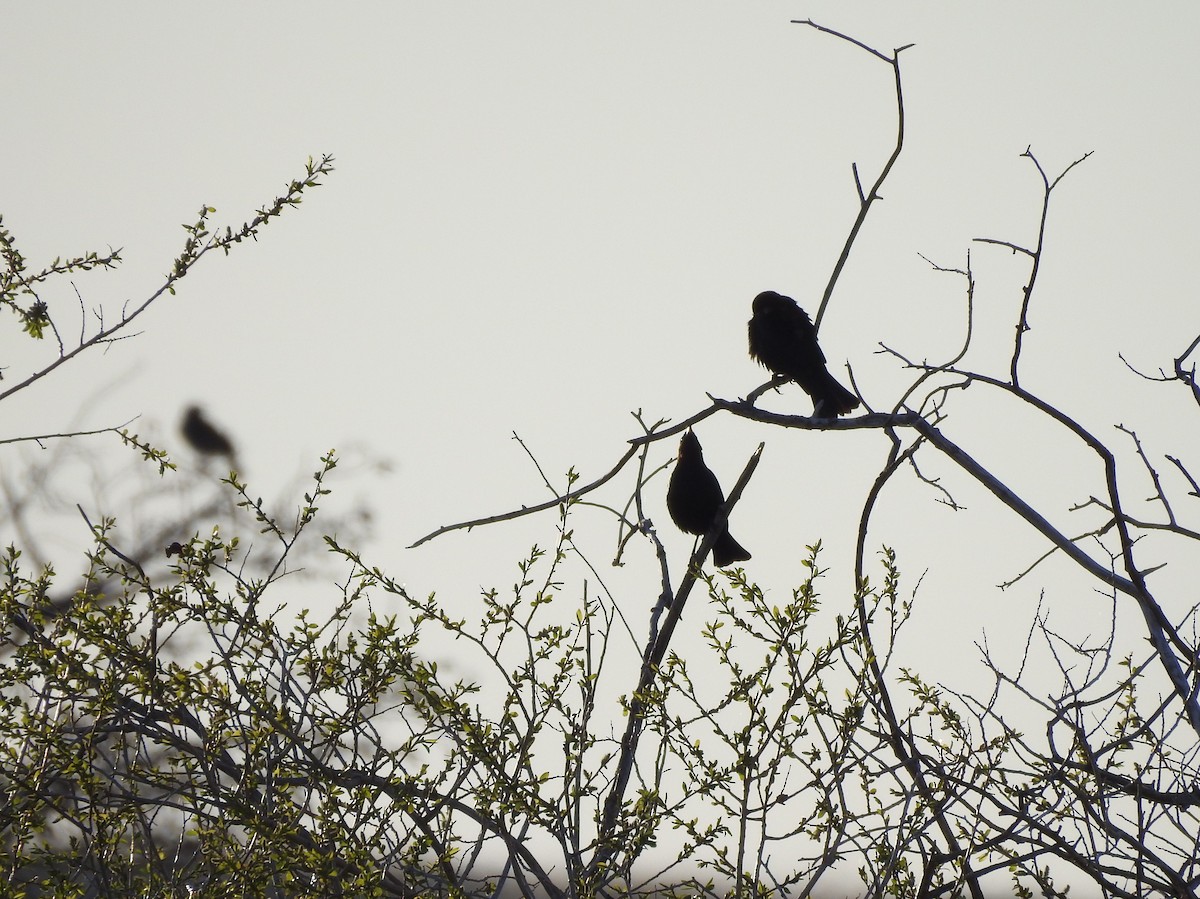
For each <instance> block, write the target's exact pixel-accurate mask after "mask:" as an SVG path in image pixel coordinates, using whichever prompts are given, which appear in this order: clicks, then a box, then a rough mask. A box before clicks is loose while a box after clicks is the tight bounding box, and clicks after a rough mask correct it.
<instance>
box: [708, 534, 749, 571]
mask: <svg viewBox="0 0 1200 899" xmlns="http://www.w3.org/2000/svg"><path fill="white" fill-rule="evenodd" d="M749 558H750V553H749V552H748V551H747V550H746V548H745V547H744V546H742V545H741V544H740V543H738V542H737V541H736V540H734V539H733V535H732V534H730V533H729V531H726V532H725V533H724V534H722V535H721V536H720V537H718V538H717V542H716V543H714V544H713V562H714V563H715V564H716V566H717V567H718V568H727V567H729V566H730V565H732V564H733V563H734V562H745V561H746V560H747V559H749Z"/></svg>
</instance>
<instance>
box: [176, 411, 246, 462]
mask: <svg viewBox="0 0 1200 899" xmlns="http://www.w3.org/2000/svg"><path fill="white" fill-rule="evenodd" d="M180 430H182V431H183V436H184V439H185V440H187V442H188V443H189V444H190V445H191V447H192V449H194V450H195V451H196V452H198V453H200V454H201V455H203V456H228V457H229V459H230V460H232V459H233V444H232V443H230V442H229V438H228V437H226V436H225V435H224V434H222V433H221V432H220V431H218V430H217V429H216V428H215V427H214V426H213V424H212V422H210V421H209V420H208V419H207V418H205V417H204V413H203V412H201V411H200V409H199V408H198V407H196V406H189V407H188V410H187V412H186V413H185V414H184V416H183V424H182V425H180Z"/></svg>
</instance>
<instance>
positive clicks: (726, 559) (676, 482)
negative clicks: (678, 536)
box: [667, 430, 750, 568]
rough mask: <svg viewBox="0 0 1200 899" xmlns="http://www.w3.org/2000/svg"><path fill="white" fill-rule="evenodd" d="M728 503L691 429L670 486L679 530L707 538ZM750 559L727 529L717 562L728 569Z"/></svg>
mask: <svg viewBox="0 0 1200 899" xmlns="http://www.w3.org/2000/svg"><path fill="white" fill-rule="evenodd" d="M724 504H725V494H724V492H723V491H722V490H721V485H720V484H719V483H718V482H717V476H716V475H715V474H713V473H712V469H710V468H709V467H708V466H707V465H705V464H704V451H703V450H702V449H701V448H700V441H699V440H697V439H696V435H695V434H693V433H692V432H691V431H690V430H689V431H687V432H686V433H685V434H684V435H683V438H682V439H681V440H680V441H679V457H678V459H677V460H676V462H675V470H674V471H672V472H671V483H670V484H668V485H667V511H668V512H670V513H671V520H672V521H674V522H675V525H676V527H678V528H679V530H681V531H683V532H684V533H685V534H696V535H697V536H700V537H703V536H704V535H705V534H707V533H708V529H709V528H711V527H712V523H713V519H715V518H716V517H717V512H718V511H719V510H720V508H721V506H723V505H724ZM749 558H750V553H748V552H747V551H746V550H745V548H744V547H743V546H742V545H741V544H740V543H738V542H737V541H736V540H734V539H733V537H732V535H730V533H729V527H728V526H726V527H725V528H724V530H722V531H721V533H720V535H719V536H718V537H717V542H716V543H714V544H713V562H715V563H716V565H717V567H718V568H725V567H727V566H729V565H732V564H733V563H734V562H744V561H745V560H746V559H749Z"/></svg>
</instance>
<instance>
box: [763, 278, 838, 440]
mask: <svg viewBox="0 0 1200 899" xmlns="http://www.w3.org/2000/svg"><path fill="white" fill-rule="evenodd" d="M749 332H750V355H751V356H752V357H753V358H754V359H757V360H758V361H759V362H760V363H761V364H762V365H763V366H765V367H766V368H768V369H769V370H771V371H772V372H774V373H775V374H777V375H787V377H789V378H791V379H792V380H793V381H795V382H796V383H797V384H799V385H800V386H801V387H802V388H804V392H805V393H807V394H808V395H809V398H810V399H812V401H813V415H814V416H816V417H818V418H821V417H828V418H837V417H838V416H839V415H845V414H846V413H847V412H849V411H850V410H851V409H853V408H855V407H856V406H857V405H858V397H856V396H855V395H854V394H853V393H851V392H850V391H849V390H847V389H846V388H845V387H843V386H842V385H841V384H839V383H838V382H837V381H836V380H835V379H834V377H833V375H831V374H830V373H829V369H827V368H826V367H825V354H824V353H822V352H821V348H820V347H819V346H818V345H817V331H816V329H815V328H814V327H813V323H812V321H811V320H810V319H809V317H808V313H807V312H805V311H804V310H803V309H801V308H800V307H799V306H798V305H797V304H796V301H795V300H793V299H792V298H791V297H785V296H783V295H782V294H778V293H776V292H775V291H773V290H766V291H763V292H762V293H760V294H759V295H758V296H756V297H755V298H754V315H753V316H752V317H751V319H750V323H749Z"/></svg>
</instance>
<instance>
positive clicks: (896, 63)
mask: <svg viewBox="0 0 1200 899" xmlns="http://www.w3.org/2000/svg"><path fill="white" fill-rule="evenodd" d="M792 24H793V25H808V26H809V27H811V28H815V29H817V31H822V32H824V33H825V34H831V35H833V36H834V37H838V38H841V39H842V40H844V41H848V42H849V43H851V44H854V46H856V47H859V48H861V49H863V50H866V51H867V52H868V53H870V54H871V55H872V56H876V57H878V58H879V59H882V60H883V61H884V62H886V63H887V64H888V65H890V66H891V67H892V72H893V75H894V78H895V83H896V146H895V147H893V148H892V154H891V155H890V156H889V157H888V159H887V162H885V163H884V165H883V168H882V169H881V170H880V172H879V176H878V177H877V178H876V179H875V182H874V183H873V184H872V185H871V189H870V190H869V191H867V192H866V193H865V194H864V193H863V189H862V181H861V180H860V178H859V175H858V166H857V165H855V166H853V173H854V184H855V189H856V190H857V191H858V215H857V216H855V218H854V224H853V225H851V227H850V233H849V234H847V235H846V243H845V244H844V245H843V246H842V252H841V254H840V255H839V256H838V259H837V262H836V263H835V264H834V266H833V272H832V273H831V274H830V275H829V282H828V283H827V284H826V285H825V294H824V295H823V296H822V297H821V305H820V307H818V309H817V314H816V316H815V317H814V318H813V327H814V328H815V329H816V330H818V331H820V329H821V320H822V319H823V318H824V317H825V307H826V306H828V305H829V300H830V298H831V297H832V296H833V288H834V287H835V286H836V285H837V281H838V278H839V277H840V276H841V274H842V269H843V268H845V267H846V261H847V260H848V259H849V258H850V248H851V247H852V246H854V241H855V240H856V239H857V238H858V232H859V231H860V230H862V226H863V223H864V222H865V221H866V220H867V213H868V212H870V210H871V204H872V203H874V202H875V201H876V200H879V199H882V197H880V195H879V189H880V188H881V187H883V182H884V181H885V180H887V176H888V175H889V174H891V171H892V166H894V165H895V164H896V160H897V159H899V158H900V151H901V150H903V149H904V91H903V88H902V84H901V81H900V54H901V53H902V52H903V51H904V50H907V49H908V48H909V47H911V46H913V45H912V44H905V45H904V46H903V47H898V48H897V49H895V50H893V51H892V55H891V56H888V55H887V54H885V53H880V52H879V51H878V50H876V49H874V48H873V47H869V46H867V45H866V44H864V43H862V42H861V41H857V40H855V39H854V38H852V37H850V36H849V35H845V34H842V33H841V32H840V31H834V30H833V29H832V28H826V27H825V26H823V25H818V24H817V23H816V22H814V21H812V19H793V20H792Z"/></svg>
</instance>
